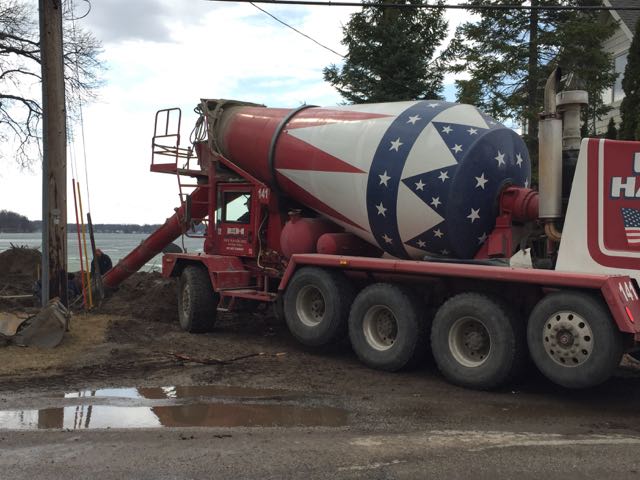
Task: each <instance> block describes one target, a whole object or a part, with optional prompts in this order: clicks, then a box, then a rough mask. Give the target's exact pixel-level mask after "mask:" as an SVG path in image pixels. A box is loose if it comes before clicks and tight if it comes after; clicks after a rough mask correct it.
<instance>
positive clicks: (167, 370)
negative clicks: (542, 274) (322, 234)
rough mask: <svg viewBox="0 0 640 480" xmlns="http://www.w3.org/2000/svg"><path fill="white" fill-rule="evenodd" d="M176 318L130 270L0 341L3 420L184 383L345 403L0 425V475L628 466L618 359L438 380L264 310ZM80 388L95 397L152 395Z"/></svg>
mask: <svg viewBox="0 0 640 480" xmlns="http://www.w3.org/2000/svg"><path fill="white" fill-rule="evenodd" d="M5 280H6V277H5ZM0 288H2V281H1V280H0ZM10 307H11V308H12V309H16V308H17V307H16V305H15V304H12V305H11V306H10ZM2 308H3V307H2V306H1V305H0V309H2ZM4 308H9V307H7V306H6V305H5V307H4ZM176 317H177V314H176V293H175V285H174V284H173V282H172V281H171V280H164V279H162V278H161V277H160V276H159V275H157V274H147V273H139V274H136V275H134V276H133V277H132V278H130V279H129V280H127V282H125V284H124V285H123V286H122V287H121V288H120V289H119V290H118V291H117V292H115V294H114V295H113V296H111V297H110V298H108V299H107V300H105V301H104V302H103V303H102V305H101V306H100V307H99V308H97V309H96V310H95V311H93V312H91V313H89V314H87V313H82V312H76V313H75V314H74V316H73V318H72V321H71V330H70V332H69V333H68V335H67V336H66V338H65V340H64V341H63V344H62V345H61V346H60V347H58V348H57V349H55V350H37V349H28V348H19V347H15V346H8V347H4V348H0V421H1V420H2V418H3V417H2V415H3V412H5V413H6V412H7V411H9V412H20V411H24V410H25V409H26V410H28V409H36V410H37V409H49V410H50V409H51V408H61V407H65V406H67V405H72V404H73V403H69V402H77V401H78V400H73V399H71V400H70V399H68V398H66V399H63V398H62V394H63V393H65V392H66V393H67V394H69V393H72V392H78V391H81V390H89V391H90V392H95V391H96V390H99V389H104V388H108V387H134V388H137V389H138V390H137V391H146V390H144V388H143V387H149V388H152V387H153V388H155V387H167V386H197V385H214V386H216V388H221V386H226V387H233V388H239V389H242V388H251V389H266V390H267V391H270V392H272V394H268V395H266V394H265V395H264V396H260V397H259V398H256V397H252V396H251V395H249V394H242V393H239V394H231V393H230V394H228V395H222V396H221V395H220V394H213V395H212V396H211V397H207V398H202V395H196V397H197V399H196V400H194V399H191V400H188V401H194V402H196V401H197V402H198V403H202V402H205V403H207V402H214V403H212V405H218V403H215V402H219V403H223V404H225V405H227V407H228V405H229V403H231V404H232V405H242V406H244V407H247V406H256V405H258V406H268V407H270V408H275V407H277V408H285V409H286V408H294V407H295V408H302V409H317V408H320V407H322V408H329V409H335V410H336V411H338V410H339V411H341V412H344V415H345V417H344V420H345V421H344V422H338V424H335V425H333V424H331V425H329V424H328V425H322V422H320V425H313V424H311V425H305V422H301V424H300V425H295V426H287V427H283V426H274V427H264V426H255V418H256V417H255V415H256V413H255V411H253V413H252V414H249V413H246V412H247V411H246V410H241V411H242V412H245V413H244V415H246V418H247V419H248V418H250V417H251V418H253V420H252V421H253V422H254V423H253V425H254V426H251V425H252V423H251V421H250V420H247V421H246V423H243V419H242V417H241V416H240V417H239V419H238V420H237V422H236V423H234V424H233V426H229V424H228V423H227V424H224V422H223V423H215V422H214V423H213V424H211V425H209V426H206V427H195V428H186V427H175V426H172V427H170V428H160V429H159V428H151V429H147V428H141V429H122V428H116V429H115V430H114V429H97V430H86V431H85V430H73V429H69V428H68V426H66V424H65V428H53V429H52V430H21V431H8V430H5V431H2V429H1V426H0V478H3V479H4V478H8V479H14V478H15V479H22V478H25V479H27V478H28V479H29V480H33V479H37V478H47V479H49V478H63V477H65V478H75V477H76V476H77V475H78V474H82V475H84V474H87V475H88V472H91V477H92V478H109V479H110V478H114V479H115V478H118V479H122V478H167V479H168V478H258V477H260V478H301V477H306V478H308V479H311V478H329V477H333V478H368V479H369V478H427V477H434V478H462V477H465V478H467V477H469V476H470V475H473V476H474V477H476V478H498V477H501V478H511V477H514V476H516V475H518V476H520V477H523V478H540V477H541V476H543V475H544V476H547V477H549V478H557V477H563V478H566V476H567V475H570V476H571V477H577V476H580V477H582V478H603V477H605V476H606V477H607V478H608V477H611V476H614V475H615V476H616V477H618V478H632V477H635V478H637V476H638V472H640V455H638V452H639V451H640V369H639V368H638V366H637V364H636V363H634V361H632V360H630V359H627V360H626V361H625V364H624V365H623V366H621V367H620V369H619V371H618V372H617V374H616V376H615V377H614V378H613V379H611V380H610V381H609V382H607V383H606V384H605V385H603V386H601V387H598V388H595V389H590V390H587V391H577V392H574V391H568V390H564V389H561V388H558V387H555V386H553V385H551V384H550V383H549V382H547V381H546V380H545V379H544V378H542V377H541V376H540V375H539V374H537V373H536V372H535V371H534V370H533V369H532V370H530V371H529V373H528V374H527V375H525V376H524V377H523V378H521V379H520V380H519V381H518V382H517V383H514V384H512V385H510V386H508V387H506V388H504V389H502V390H499V391H494V392H476V391H470V390H465V389H461V388H458V387H454V386H452V385H449V384H447V383H446V382H445V381H444V380H443V379H442V377H441V376H440V375H439V373H438V372H437V369H436V368H435V367H434V365H433V362H432V361H431V360H429V359H427V361H425V363H424V364H423V365H421V366H420V367H419V368H417V369H415V370H412V371H409V372H402V373H396V374H391V373H385V372H379V371H374V370H370V369H367V368H366V367H364V366H363V365H361V364H360V363H359V362H358V360H357V358H356V357H355V355H354V354H353V352H351V350H350V348H349V346H348V344H346V343H345V344H342V345H338V346H335V347H333V348H332V349H324V350H312V349H308V348H304V347H301V346H300V345H298V344H297V343H296V342H295V341H294V340H293V338H292V337H291V335H290V334H289V333H288V331H287V330H286V327H285V326H284V325H283V324H282V323H281V322H279V321H278V320H277V319H276V318H275V317H273V316H271V315H269V312H261V313H254V312H244V313H239V314H234V315H230V314H224V315H220V317H219V318H218V321H217V323H216V327H215V330H214V331H213V332H211V333H207V334H202V335H189V334H186V333H184V332H182V331H181V330H180V328H179V327H178V323H177V318H176ZM238 357H246V358H242V359H238V360H233V359H236V358H238ZM218 360H222V361H224V360H230V361H228V362H227V363H218V364H215V363H216V362H217V361H218ZM207 362H208V363H213V364H206V363H207ZM230 391H231V390H230ZM239 391H240V392H241V391H242V390H239ZM94 394H95V393H94ZM67 396H68V395H67ZM98 397H99V395H98ZM194 398H195V397H194ZM82 401H83V402H85V403H86V402H89V403H88V404H91V405H95V406H96V408H97V407H98V406H102V407H104V406H106V407H113V406H114V405H115V406H123V405H125V406H134V407H139V406H147V407H148V406H149V405H156V404H155V403H149V402H157V401H158V400H149V399H142V400H140V399H118V400H117V401H116V400H113V399H112V400H109V399H104V398H95V399H94V398H90V399H83V400H82ZM167 401H169V400H166V399H165V400H162V402H167ZM185 401H187V400H185ZM113 402H116V403H115V404H114V403H113ZM161 405H162V406H164V405H165V403H162V404H161ZM154 408H156V407H154ZM228 408H230V407H228ZM292 412H293V410H292ZM251 415H253V417H252V416H251ZM292 415H293V413H292ZM285 416H286V411H285ZM294 423H295V422H294ZM225 425H227V426H225Z"/></svg>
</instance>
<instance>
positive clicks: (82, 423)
mask: <svg viewBox="0 0 640 480" xmlns="http://www.w3.org/2000/svg"><path fill="white" fill-rule="evenodd" d="M295 397H296V394H295V393H293V392H287V391H284V390H270V389H251V388H244V387H229V386H217V385H205V386H192V387H177V386H172V387H151V388H149V387H145V388H142V387H139V388H113V389H98V390H83V391H76V392H67V393H64V394H61V395H49V396H47V397H46V398H47V399H48V400H49V402H50V403H54V404H56V405H47V406H46V407H44V408H37V409H35V408H34V409H24V410H20V409H13V410H4V411H0V429H9V430H36V429H63V428H64V429H69V430H86V429H105V428H161V427H295V426H305V427H319V426H323V427H339V426H343V425H346V424H347V419H348V418H347V415H348V413H347V411H346V410H343V409H340V408H334V407H324V406H323V407H307V406H300V405H296V404H291V403H282V402H283V401H286V400H288V401H289V402H290V401H291V400H292V399H294V398H295ZM41 398H44V397H41Z"/></svg>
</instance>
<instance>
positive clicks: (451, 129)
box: [442, 125, 453, 134]
mask: <svg viewBox="0 0 640 480" xmlns="http://www.w3.org/2000/svg"><path fill="white" fill-rule="evenodd" d="M451 132H453V128H451V125H447V126H446V127H444V128H443V129H442V133H446V134H449V133H451Z"/></svg>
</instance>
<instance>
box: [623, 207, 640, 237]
mask: <svg viewBox="0 0 640 480" xmlns="http://www.w3.org/2000/svg"><path fill="white" fill-rule="evenodd" d="M622 218H623V219H624V233H625V235H626V236H627V243H628V244H629V245H634V246H635V245H637V246H640V210H636V209H635V208H623V209H622Z"/></svg>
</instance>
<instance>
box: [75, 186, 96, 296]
mask: <svg viewBox="0 0 640 480" xmlns="http://www.w3.org/2000/svg"><path fill="white" fill-rule="evenodd" d="M76 185H77V187H78V205H79V206H80V228H81V229H82V243H83V244H84V261H85V271H86V272H87V288H88V289H89V308H93V293H92V290H93V289H92V288H91V268H90V267H89V250H87V236H86V235H85V229H84V213H83V212H82V192H81V190H80V182H76Z"/></svg>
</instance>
